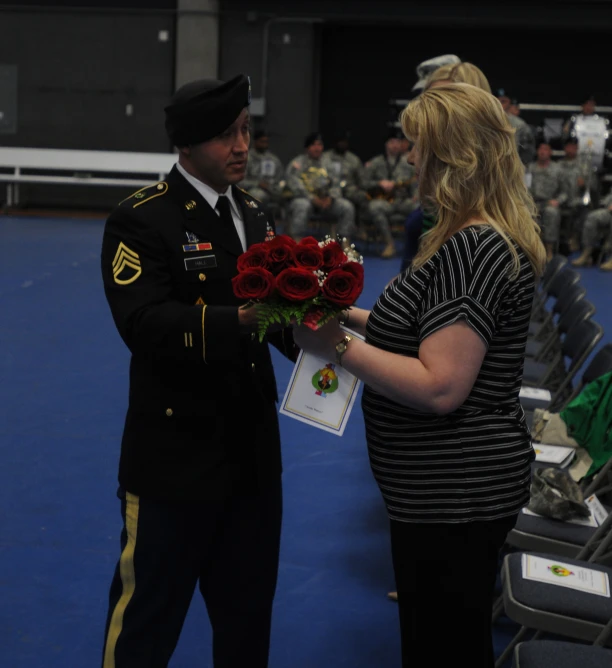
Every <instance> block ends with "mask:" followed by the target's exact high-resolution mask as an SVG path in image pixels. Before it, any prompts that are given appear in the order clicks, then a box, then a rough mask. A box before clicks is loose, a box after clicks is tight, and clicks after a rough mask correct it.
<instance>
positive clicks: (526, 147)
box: [497, 88, 535, 165]
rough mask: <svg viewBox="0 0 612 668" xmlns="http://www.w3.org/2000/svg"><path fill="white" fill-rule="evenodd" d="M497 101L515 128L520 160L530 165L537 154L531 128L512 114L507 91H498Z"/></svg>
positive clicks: (501, 89) (510, 101)
mask: <svg viewBox="0 0 612 668" xmlns="http://www.w3.org/2000/svg"><path fill="white" fill-rule="evenodd" d="M497 99H498V100H499V102H500V104H501V106H502V109H503V110H504V111H505V112H506V116H507V117H508V123H510V125H511V126H512V127H513V128H514V131H515V135H514V138H515V139H516V148H517V150H518V154H519V158H520V159H521V162H522V163H523V164H524V165H529V164H530V163H531V161H532V160H533V157H534V154H535V139H534V136H533V133H532V131H531V128H530V127H529V126H528V125H527V123H525V121H524V120H523V119H522V118H521V117H520V116H517V115H515V114H511V113H510V108H511V107H512V99H511V98H510V97H509V95H508V94H507V92H506V91H505V89H503V88H500V89H499V90H498V91H497ZM516 106H518V105H516Z"/></svg>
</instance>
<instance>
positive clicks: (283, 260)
mask: <svg viewBox="0 0 612 668" xmlns="http://www.w3.org/2000/svg"><path fill="white" fill-rule="evenodd" d="M266 245H267V247H268V267H269V269H270V271H271V272H272V273H273V274H274V275H278V274H279V273H280V272H281V271H282V270H283V269H285V268H287V267H290V266H291V265H292V264H293V256H292V254H291V251H292V249H293V248H294V247H295V245H296V243H295V241H294V240H293V239H292V238H291V237H288V236H287V235H285V234H281V235H279V236H278V237H275V238H274V239H272V241H268V242H266Z"/></svg>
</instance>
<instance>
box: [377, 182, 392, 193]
mask: <svg viewBox="0 0 612 668" xmlns="http://www.w3.org/2000/svg"><path fill="white" fill-rule="evenodd" d="M378 185H379V186H380V187H381V188H382V189H383V190H384V191H385V192H386V193H390V192H391V191H392V190H393V189H394V188H395V181H389V180H388V179H383V180H382V181H379V182H378Z"/></svg>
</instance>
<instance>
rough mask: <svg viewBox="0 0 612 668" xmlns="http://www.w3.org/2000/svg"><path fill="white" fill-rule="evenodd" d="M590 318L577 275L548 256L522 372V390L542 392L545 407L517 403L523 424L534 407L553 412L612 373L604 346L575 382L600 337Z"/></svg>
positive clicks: (611, 357)
mask: <svg viewBox="0 0 612 668" xmlns="http://www.w3.org/2000/svg"><path fill="white" fill-rule="evenodd" d="M551 301H552V305H551V306H550V307H549V306H548V305H549V303H550V302H551ZM594 314H595V306H594V305H593V303H592V302H591V301H589V300H588V298H587V294H586V289H585V288H584V286H582V285H581V284H580V274H579V273H578V272H577V271H575V270H574V269H572V268H571V267H568V266H567V258H565V257H563V256H562V255H556V256H554V257H553V259H552V260H551V261H550V262H549V263H548V265H547V268H546V271H545V273H544V276H543V277H542V281H541V284H540V288H539V290H538V291H537V293H536V296H535V299H534V308H533V314H532V320H531V322H530V326H529V339H528V341H527V347H526V350H525V368H524V373H523V386H524V387H528V388H540V389H545V390H548V391H549V393H550V400H549V401H548V402H547V403H546V405H545V406H542V403H541V401H538V400H535V399H524V400H521V401H522V403H523V408H524V409H525V411H526V413H527V416H528V422H529V423H530V420H531V415H532V412H533V409H534V408H536V407H545V408H547V409H548V410H551V411H556V412H558V411H560V410H562V409H563V408H564V407H565V406H566V405H567V404H568V403H569V402H570V401H571V400H572V399H573V398H574V397H576V396H577V395H578V394H579V393H580V392H581V391H582V389H583V388H584V386H585V385H586V384H588V383H590V382H592V381H593V380H595V379H596V378H598V377H600V376H601V375H603V374H604V373H607V372H608V371H612V345H611V344H608V345H606V346H604V347H603V348H602V349H601V350H600V351H599V352H598V354H597V355H595V356H594V357H593V359H592V360H591V362H590V364H589V365H588V367H587V368H586V369H585V371H584V373H583V375H582V378H580V379H579V380H578V373H579V372H580V370H581V369H582V367H583V366H584V364H585V362H586V360H587V359H588V358H589V356H590V355H591V353H592V352H593V351H594V350H595V348H596V347H597V345H598V344H599V342H600V341H601V339H602V338H603V335H604V331H603V327H602V326H601V325H600V324H599V323H597V322H596V321H595V320H593V318H592V316H593V315H594ZM576 381H578V382H576Z"/></svg>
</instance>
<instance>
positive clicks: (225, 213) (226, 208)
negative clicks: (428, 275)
mask: <svg viewBox="0 0 612 668" xmlns="http://www.w3.org/2000/svg"><path fill="white" fill-rule="evenodd" d="M215 208H216V209H217V211H218V212H219V214H220V218H221V220H222V221H223V225H224V226H225V227H226V233H227V234H228V235H229V236H231V237H233V238H234V239H235V241H236V243H237V244H238V248H240V250H241V252H242V241H240V237H239V236H238V231H237V230H236V225H235V223H234V218H233V217H232V210H231V208H230V201H229V199H228V198H227V197H226V196H225V195H221V196H220V197H219V199H218V200H217V205H216V207H215Z"/></svg>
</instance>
